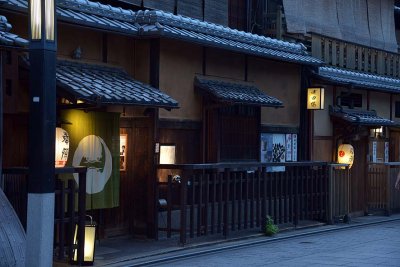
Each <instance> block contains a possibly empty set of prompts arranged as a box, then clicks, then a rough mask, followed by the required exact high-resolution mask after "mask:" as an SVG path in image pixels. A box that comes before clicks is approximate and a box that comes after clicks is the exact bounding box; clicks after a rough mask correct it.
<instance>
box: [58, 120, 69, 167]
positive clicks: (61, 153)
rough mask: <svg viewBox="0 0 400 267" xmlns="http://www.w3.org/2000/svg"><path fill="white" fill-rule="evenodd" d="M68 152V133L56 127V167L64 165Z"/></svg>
mask: <svg viewBox="0 0 400 267" xmlns="http://www.w3.org/2000/svg"><path fill="white" fill-rule="evenodd" d="M68 153H69V135H68V133H67V131H65V130H64V129H62V128H60V127H57V128H56V153H55V157H56V158H55V165H56V167H64V166H65V164H66V163H67V160H68Z"/></svg>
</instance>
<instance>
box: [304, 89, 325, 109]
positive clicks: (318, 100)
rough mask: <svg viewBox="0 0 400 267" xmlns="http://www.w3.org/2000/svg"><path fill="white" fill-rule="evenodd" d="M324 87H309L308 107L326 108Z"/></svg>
mask: <svg viewBox="0 0 400 267" xmlns="http://www.w3.org/2000/svg"><path fill="white" fill-rule="evenodd" d="M324 101H325V91H324V88H308V90H307V109H324Z"/></svg>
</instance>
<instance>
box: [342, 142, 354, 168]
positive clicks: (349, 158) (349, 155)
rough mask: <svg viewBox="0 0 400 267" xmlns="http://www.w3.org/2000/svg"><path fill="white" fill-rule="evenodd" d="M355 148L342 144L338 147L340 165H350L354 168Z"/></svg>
mask: <svg viewBox="0 0 400 267" xmlns="http://www.w3.org/2000/svg"><path fill="white" fill-rule="evenodd" d="M353 162H354V148H353V146H352V145H350V144H341V145H340V146H339V147H338V163H342V164H349V168H351V166H353Z"/></svg>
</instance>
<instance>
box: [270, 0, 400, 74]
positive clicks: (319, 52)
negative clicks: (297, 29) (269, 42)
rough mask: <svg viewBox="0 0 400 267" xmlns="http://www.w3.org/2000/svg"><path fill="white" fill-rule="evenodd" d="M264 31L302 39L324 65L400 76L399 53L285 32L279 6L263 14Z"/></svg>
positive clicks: (291, 38) (278, 35)
mask: <svg viewBox="0 0 400 267" xmlns="http://www.w3.org/2000/svg"><path fill="white" fill-rule="evenodd" d="M262 28H263V29H264V30H263V34H265V35H267V36H269V37H273V38H277V39H288V40H293V39H295V40H298V41H300V42H302V43H303V44H304V45H305V46H306V47H307V48H308V50H309V51H310V52H311V54H312V56H313V57H316V58H319V59H321V60H323V61H324V62H325V63H326V64H327V65H331V66H335V67H341V68H345V69H350V70H358V71H363V72H367V73H372V74H380V75H387V76H391V77H400V55H399V54H398V53H391V52H387V51H384V50H380V49H376V48H372V47H368V46H363V45H358V44H354V43H350V42H345V41H343V40H339V39H334V38H330V37H326V36H323V35H320V34H316V33H311V34H306V35H301V34H300V35H299V34H290V33H287V32H286V21H285V14H284V13H283V10H282V7H281V6H278V7H277V10H276V12H270V13H266V14H265V15H264V17H263V25H262Z"/></svg>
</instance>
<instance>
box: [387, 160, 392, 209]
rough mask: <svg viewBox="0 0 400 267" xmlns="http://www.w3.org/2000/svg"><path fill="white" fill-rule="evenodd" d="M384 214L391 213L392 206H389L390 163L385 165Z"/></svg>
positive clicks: (390, 189) (390, 190)
mask: <svg viewBox="0 0 400 267" xmlns="http://www.w3.org/2000/svg"><path fill="white" fill-rule="evenodd" d="M385 167H386V215H387V216H390V215H392V207H391V203H390V201H391V192H392V188H391V182H390V181H391V173H390V165H386V166H385Z"/></svg>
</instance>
